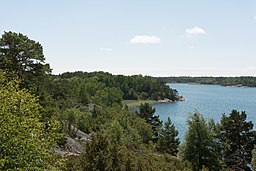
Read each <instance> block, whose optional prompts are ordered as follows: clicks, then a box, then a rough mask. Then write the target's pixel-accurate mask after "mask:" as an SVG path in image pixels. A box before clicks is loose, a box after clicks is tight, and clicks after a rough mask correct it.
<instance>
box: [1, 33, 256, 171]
mask: <svg viewBox="0 0 256 171" xmlns="http://www.w3.org/2000/svg"><path fill="white" fill-rule="evenodd" d="M164 81H166V80H163V81H160V80H159V79H156V78H153V77H150V76H142V75H134V76H123V75H113V74H110V73H106V72H92V73H88V72H66V73H63V74H60V75H52V74H51V69H50V65H49V64H47V63H45V58H44V55H43V47H42V46H41V44H40V43H39V42H36V41H34V40H31V39H29V38H28V37H27V36H25V35H23V34H20V33H14V32H5V33H4V34H3V35H2V37H1V38H0V123H1V124H0V170H78V171H79V170H81V171H83V170H85V171H86V170H88V171H91V170H100V171H107V170H111V171H112V170H126V171H133V170H135V171H142V170H143V171H144V170H156V171H158V170H175V171H176V170H195V171H197V170H216V171H217V170H250V167H249V165H250V164H252V166H253V167H255V166H256V151H255V150H254V145H255V138H256V132H255V130H253V123H252V122H251V121H247V120H246V117H247V115H246V113H245V112H239V111H236V110H233V111H231V112H230V114H228V115H223V116H222V118H221V120H220V122H219V123H215V122H214V121H213V120H209V121H207V120H205V119H204V118H203V116H202V115H201V114H200V113H198V112H196V111H195V112H194V113H193V114H192V115H191V117H190V118H189V119H188V121H187V123H188V130H187V133H186V137H185V140H184V142H180V140H179V138H178V134H179V133H178V130H176V128H175V125H174V124H173V123H172V121H171V120H172V118H168V120H167V121H166V122H164V123H163V122H162V121H161V120H160V119H159V116H157V115H155V109H154V108H153V107H152V106H151V105H150V104H148V103H141V104H140V106H139V108H138V110H137V111H136V112H133V111H131V110H129V109H128V107H127V106H126V105H124V103H123V101H124V100H161V99H165V98H167V99H170V100H171V101H176V100H178V97H179V96H178V92H177V91H176V90H173V89H171V88H169V87H168V86H167V85H165V82H164ZM68 144H69V145H68ZM70 144H71V145H70Z"/></svg>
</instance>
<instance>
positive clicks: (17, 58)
mask: <svg viewBox="0 0 256 171" xmlns="http://www.w3.org/2000/svg"><path fill="white" fill-rule="evenodd" d="M0 69H2V70H5V71H6V72H8V73H10V74H12V73H13V72H14V73H15V74H17V75H18V76H19V77H20V78H21V86H22V87H26V88H29V89H30V90H32V91H33V92H38V91H39V89H40V87H41V86H42V85H43V84H44V81H45V79H46V77H45V76H46V74H48V73H50V71H51V70H50V67H49V65H48V64H45V58H44V55H43V47H42V46H41V44H40V43H38V42H35V41H34V40H31V39H29V38H28V37H27V36H25V35H23V34H21V33H14V32H11V31H10V32H4V34H3V35H2V37H1V39H0Z"/></svg>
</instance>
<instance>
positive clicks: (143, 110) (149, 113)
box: [136, 103, 162, 143]
mask: <svg viewBox="0 0 256 171" xmlns="http://www.w3.org/2000/svg"><path fill="white" fill-rule="evenodd" d="M155 111H156V110H155V108H153V107H152V106H151V105H150V104H149V103H142V104H141V105H140V107H139V112H137V111H136V113H137V114H138V116H140V117H141V118H143V119H145V120H146V122H147V123H148V124H149V125H151V127H152V131H153V136H152V141H153V142H155V143H156V142H157V140H158V131H159V129H160V127H161V126H162V121H160V119H159V116H158V115H154V113H155Z"/></svg>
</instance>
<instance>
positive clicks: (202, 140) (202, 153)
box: [182, 112, 221, 171]
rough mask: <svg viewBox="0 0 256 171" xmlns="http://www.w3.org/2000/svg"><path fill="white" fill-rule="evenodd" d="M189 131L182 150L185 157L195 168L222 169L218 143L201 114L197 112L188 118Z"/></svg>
mask: <svg viewBox="0 0 256 171" xmlns="http://www.w3.org/2000/svg"><path fill="white" fill-rule="evenodd" d="M188 126H189V128H188V131H187V134H186V137H185V142H184V147H183V151H182V153H183V154H182V155H183V159H184V160H188V161H189V162H191V164H192V166H193V170H195V171H197V170H202V169H203V166H205V167H207V168H209V169H210V170H220V168H221V165H220V156H219V151H218V148H217V147H218V145H217V143H216V142H215V141H214V137H213V136H212V133H211V132H210V129H209V127H208V124H207V123H206V121H205V120H204V118H203V117H202V115H201V114H199V113H198V112H195V113H194V115H193V116H191V117H190V119H189V120H188Z"/></svg>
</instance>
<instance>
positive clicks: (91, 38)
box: [0, 0, 256, 76]
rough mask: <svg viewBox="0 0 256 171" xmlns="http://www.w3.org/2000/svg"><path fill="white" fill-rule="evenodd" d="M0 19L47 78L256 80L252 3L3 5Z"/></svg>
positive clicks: (96, 0) (122, 0)
mask: <svg viewBox="0 0 256 171" xmlns="http://www.w3.org/2000/svg"><path fill="white" fill-rule="evenodd" d="M0 15H1V17H0V23H1V24H0V33H1V35H2V34H3V33H4V31H13V32H19V33H22V34H24V35H27V36H28V37H29V38H30V39H33V40H36V41H38V42H40V43H41V44H42V46H43V48H44V55H45V58H46V62H47V63H50V66H51V68H52V70H53V74H59V73H63V72H67V71H86V72H91V71H105V72H111V73H113V74H124V75H133V74H142V75H151V76H256V1H255V0H246V1H244V0H193V1H191V0H90V1H89V0H74V1H70V0H44V1H35V0H24V1H20V0H8V1H2V2H1V10H0Z"/></svg>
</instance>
